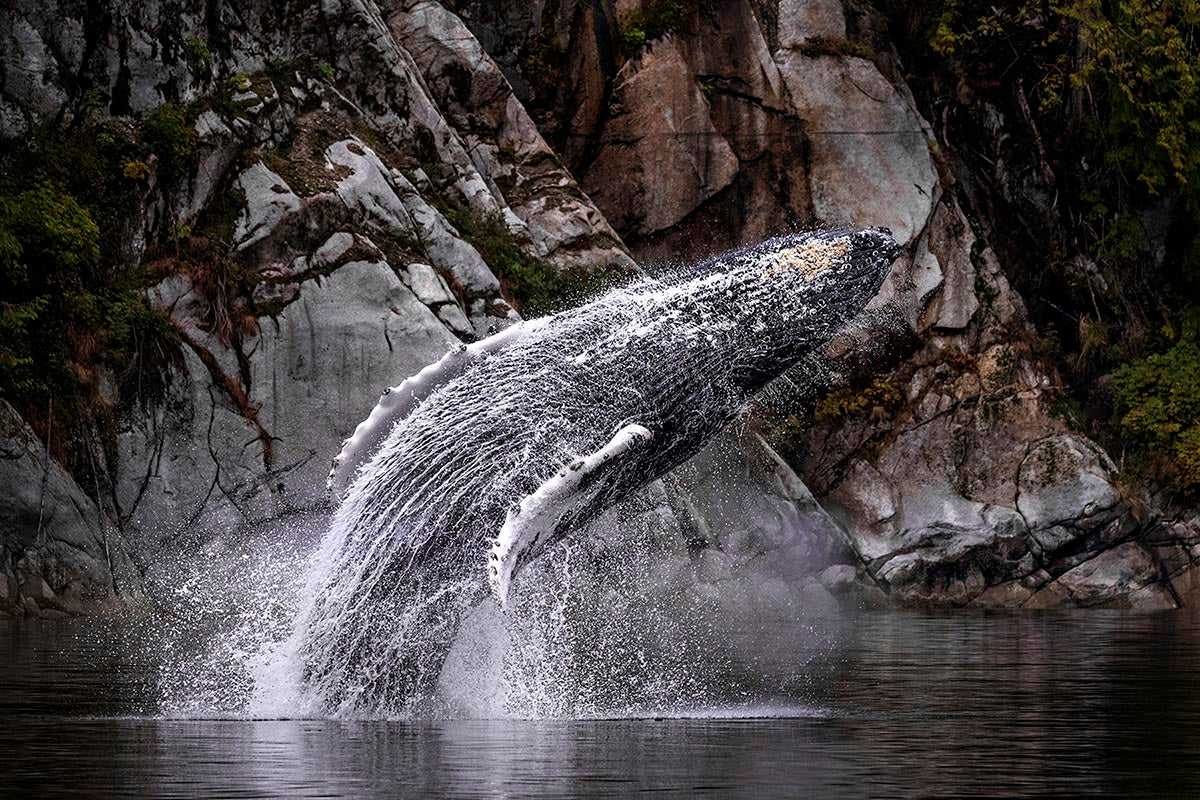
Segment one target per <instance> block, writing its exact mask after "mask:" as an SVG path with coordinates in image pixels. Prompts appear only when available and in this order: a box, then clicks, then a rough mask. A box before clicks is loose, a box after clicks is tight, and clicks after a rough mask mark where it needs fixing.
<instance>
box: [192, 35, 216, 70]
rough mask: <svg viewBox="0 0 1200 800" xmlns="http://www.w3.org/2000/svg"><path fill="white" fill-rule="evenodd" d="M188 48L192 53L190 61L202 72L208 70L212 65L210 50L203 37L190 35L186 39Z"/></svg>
mask: <svg viewBox="0 0 1200 800" xmlns="http://www.w3.org/2000/svg"><path fill="white" fill-rule="evenodd" d="M187 46H188V50H189V51H190V52H191V55H192V63H193V64H195V65H196V68H197V69H199V70H201V71H202V72H208V71H209V70H211V69H212V66H213V56H212V51H211V50H209V49H208V43H207V42H205V41H204V40H203V39H199V38H197V37H195V36H192V37H191V38H189V39H188V40H187Z"/></svg>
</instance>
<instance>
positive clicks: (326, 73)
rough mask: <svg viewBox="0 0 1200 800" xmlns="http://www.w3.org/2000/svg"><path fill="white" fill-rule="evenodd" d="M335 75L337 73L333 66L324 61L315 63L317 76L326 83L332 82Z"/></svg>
mask: <svg viewBox="0 0 1200 800" xmlns="http://www.w3.org/2000/svg"><path fill="white" fill-rule="evenodd" d="M336 75H337V73H336V72H334V69H333V67H332V66H330V65H329V64H327V63H326V62H324V61H322V62H321V63H320V64H317V77H318V78H320V79H321V80H323V81H325V82H326V83H333V79H334V77H336Z"/></svg>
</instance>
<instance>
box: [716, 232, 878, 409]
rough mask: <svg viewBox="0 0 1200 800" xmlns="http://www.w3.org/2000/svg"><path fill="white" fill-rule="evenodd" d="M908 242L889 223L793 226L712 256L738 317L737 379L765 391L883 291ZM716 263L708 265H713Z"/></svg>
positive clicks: (726, 303) (730, 310)
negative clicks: (845, 226) (823, 227)
mask: <svg viewBox="0 0 1200 800" xmlns="http://www.w3.org/2000/svg"><path fill="white" fill-rule="evenodd" d="M901 252H902V248H901V247H900V245H899V244H897V242H896V240H895V239H894V238H892V234H891V231H889V230H887V229H886V228H863V229H844V230H825V231H812V232H806V233H796V234H789V235H787V236H780V237H776V238H774V239H769V240H767V241H766V242H763V243H761V244H758V245H755V246H753V247H750V248H746V249H744V250H741V251H738V252H737V253H734V254H730V255H728V256H726V257H724V259H721V260H720V261H714V262H710V263H711V266H710V269H713V270H714V272H715V271H720V270H724V273H725V275H726V277H727V279H728V281H729V283H728V284H727V295H726V297H725V298H722V299H721V300H719V301H717V304H716V305H717V307H718V309H719V310H720V312H722V313H724V314H725V315H727V316H728V317H729V318H732V319H736V320H737V321H738V329H739V330H740V331H741V332H742V334H741V335H740V336H739V339H740V341H739V344H738V350H739V358H738V361H739V369H738V370H737V375H736V376H735V380H736V382H737V383H738V384H740V385H741V386H742V387H743V389H744V390H745V391H747V392H753V391H757V390H758V389H759V388H761V387H762V386H763V385H764V384H765V383H767V382H768V381H770V380H771V379H773V378H775V377H777V376H778V375H780V374H782V373H783V372H784V371H786V370H787V369H789V368H790V367H791V366H792V365H793V364H795V363H796V362H797V361H799V360H800V359H801V358H803V357H804V356H806V355H807V354H808V353H810V352H812V351H813V350H814V349H816V348H818V347H820V346H822V345H823V344H825V343H826V342H827V341H829V339H831V338H832V337H833V336H834V335H835V334H836V333H837V332H838V331H839V330H841V329H843V328H844V327H845V326H846V325H847V323H849V322H850V321H851V320H852V319H854V318H855V317H856V316H857V315H858V314H859V313H860V312H861V311H862V310H863V309H864V308H865V307H866V305H867V304H868V303H869V302H870V301H871V299H872V298H873V297H875V295H876V294H878V292H879V289H880V287H881V286H882V285H883V282H884V279H885V278H887V275H888V273H889V272H890V270H891V266H892V263H893V262H894V261H895V260H896V258H898V257H899V255H900V253H901ZM706 266H708V265H706Z"/></svg>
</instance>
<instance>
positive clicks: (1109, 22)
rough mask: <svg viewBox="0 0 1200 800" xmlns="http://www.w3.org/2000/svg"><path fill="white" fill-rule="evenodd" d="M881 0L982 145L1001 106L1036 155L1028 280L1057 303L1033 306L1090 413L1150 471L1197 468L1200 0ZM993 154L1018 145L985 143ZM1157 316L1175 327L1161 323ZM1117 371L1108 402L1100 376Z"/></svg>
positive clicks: (906, 44)
mask: <svg viewBox="0 0 1200 800" xmlns="http://www.w3.org/2000/svg"><path fill="white" fill-rule="evenodd" d="M883 8H884V11H885V13H886V14H887V15H888V16H889V19H890V20H891V24H892V28H893V32H894V33H895V32H896V31H901V32H902V33H901V35H900V36H899V37H897V38H898V40H899V41H898V43H899V44H900V46H901V48H902V50H903V49H905V48H907V53H906V62H907V66H909V67H910V68H912V67H913V66H914V65H917V67H918V69H919V70H920V71H921V72H922V73H924V74H925V75H927V76H930V77H932V80H927V81H925V82H924V83H923V85H924V86H930V85H933V84H937V85H938V86H939V87H940V89H939V90H938V95H939V96H938V99H937V100H934V101H933V102H935V103H957V104H958V106H959V107H960V108H962V109H965V110H966V112H967V113H966V114H961V112H960V116H959V117H958V119H960V120H974V121H973V122H965V123H963V124H964V125H965V126H966V127H967V128H968V130H969V131H971V132H972V133H976V132H977V133H981V134H984V135H983V136H982V137H980V138H981V139H983V140H984V141H983V142H982V144H983V146H984V148H985V149H986V148H987V146H988V144H987V141H986V139H987V138H988V136H989V134H988V127H987V126H988V124H989V123H987V122H986V120H985V119H984V117H986V114H987V113H990V112H989V111H988V109H989V108H993V109H999V110H1001V112H1002V113H1003V114H1004V116H1005V132H1004V133H1005V137H1006V138H1007V140H1008V141H1009V142H1010V145H1009V147H1010V148H1012V149H1013V150H1016V149H1021V150H1022V152H1021V153H1020V154H1019V156H1018V160H1020V159H1024V160H1025V161H1026V162H1027V164H1028V165H1030V166H1032V168H1033V169H1034V171H1036V172H1037V173H1038V177H1037V178H1036V179H1034V182H1037V181H1040V182H1041V185H1042V186H1043V187H1044V189H1043V191H1044V192H1045V194H1046V197H1045V199H1044V201H1043V203H1042V209H1043V212H1049V213H1043V214H1042V215H1041V216H1040V217H1039V214H1038V211H1037V210H1036V209H1033V208H1026V209H1024V210H1023V211H1022V210H1018V213H1017V216H1016V219H1018V220H1020V221H1022V222H1024V223H1025V224H1026V225H1027V227H1029V228H1031V230H1030V231H1029V239H1030V242H1029V243H1028V244H1029V247H1027V248H1026V250H1027V251H1037V252H1039V253H1041V254H1042V255H1041V256H1040V259H1038V260H1040V262H1041V263H1040V264H1038V263H1037V261H1036V260H1035V264H1034V265H1033V266H1035V268H1034V269H1029V270H1027V272H1026V275H1028V276H1029V277H1028V278H1027V280H1028V281H1029V282H1030V284H1031V285H1030V286H1029V287H1024V288H1026V291H1027V298H1029V299H1030V300H1031V303H1032V306H1033V307H1035V308H1038V307H1040V308H1042V309H1044V314H1043V315H1042V316H1041V317H1040V318H1039V317H1038V316H1037V315H1035V319H1038V321H1039V323H1040V324H1041V325H1043V326H1045V327H1046V328H1047V331H1046V335H1047V336H1057V337H1061V342H1062V347H1061V350H1057V349H1056V351H1055V352H1054V353H1052V354H1050V353H1048V354H1047V356H1046V357H1047V358H1048V359H1049V360H1051V361H1052V362H1057V364H1058V365H1060V366H1061V367H1063V368H1064V370H1065V371H1066V372H1067V374H1068V375H1070V376H1072V379H1073V381H1074V383H1068V386H1067V391H1068V393H1069V394H1071V395H1073V396H1072V397H1069V398H1068V399H1070V400H1071V401H1072V402H1075V403H1077V404H1078V405H1079V407H1080V408H1085V409H1087V411H1088V413H1089V414H1091V415H1094V416H1093V417H1092V419H1090V420H1088V424H1087V426H1086V427H1087V428H1088V429H1089V430H1090V431H1092V432H1094V434H1095V435H1098V436H1101V438H1106V439H1107V440H1108V443H1109V444H1110V445H1112V446H1114V447H1116V448H1119V449H1120V450H1121V451H1123V452H1126V453H1127V455H1128V457H1129V459H1130V460H1131V461H1132V462H1134V465H1135V467H1136V466H1139V465H1140V467H1142V468H1144V469H1143V472H1145V473H1148V474H1150V475H1152V476H1155V477H1159V478H1169V479H1170V480H1171V481H1173V482H1174V483H1175V484H1176V485H1177V486H1195V485H1197V481H1198V480H1200V469H1197V468H1196V466H1197V464H1200V458H1198V457H1197V455H1198V453H1200V451H1197V450H1196V449H1195V447H1194V446H1195V444H1196V443H1197V442H1200V430H1193V429H1192V426H1193V424H1194V423H1195V419H1196V417H1195V413H1196V412H1195V410H1193V409H1192V408H1191V401H1190V400H1189V393H1190V392H1192V391H1193V390H1194V388H1195V387H1194V386H1193V384H1192V382H1193V380H1194V369H1195V366H1196V364H1197V363H1200V362H1196V360H1195V359H1196V343H1195V336H1194V332H1193V326H1192V325H1191V324H1190V323H1189V322H1188V320H1191V319H1193V318H1196V317H1197V316H1200V310H1198V309H1200V307H1198V305H1197V303H1196V302H1195V300H1193V299H1192V298H1194V297H1195V296H1196V295H1195V292H1196V289H1197V288H1200V38H1198V35H1200V2H1197V0H1166V1H1164V0H1104V1H1103V2H1102V1H1101V0H1019V1H1018V2H1015V3H1007V4H994V3H990V2H986V0H942V2H938V3H933V4H915V3H912V2H907V1H906V0H883ZM914 86H915V87H918V88H920V87H921V86H922V84H921V83H914ZM981 99H982V100H983V101H984V102H978V101H979V100H981ZM971 125H974V126H975V127H974V128H971V127H970V126H971ZM964 133H966V132H965V131H961V130H960V131H957V132H956V134H957V140H958V141H959V142H962V141H965V140H966V139H967V136H969V135H970V133H967V135H966V136H964ZM949 136H950V138H954V136H953V135H949ZM1015 142H1020V144H1017V145H1015V146H1014V145H1013V144H1012V143H1015ZM997 156H1003V157H1005V158H1011V157H1012V153H1005V154H1000V153H994V154H989V157H991V158H995V157H997ZM1023 168H1028V167H1023V166H1016V165H1015V164H1010V165H1008V169H1009V170H1011V172H1010V173H1009V175H1011V176H1013V177H1014V178H1015V181H1016V182H1017V183H1025V182H1026V181H1027V179H1026V178H1025V177H1024V176H1020V175H1019V174H1018V173H1019V170H1020V169H1023ZM984 169H985V170H986V169H987V168H986V167H984ZM1021 191H1025V190H1024V189H1018V191H1017V194H1019V193H1020V192H1021ZM1011 197H1012V194H1010V197H1008V198H1006V201H1007V202H1010V203H1017V202H1020V201H1014V200H1012V199H1011ZM1051 198H1053V200H1051ZM1034 205H1036V203H1034ZM1051 205H1053V207H1051ZM1164 216H1165V221H1163V219H1164ZM1152 218H1153V219H1158V220H1159V221H1158V222H1157V223H1155V224H1157V225H1159V229H1158V231H1157V232H1156V233H1155V242H1154V245H1153V246H1154V247H1155V248H1159V249H1157V250H1156V252H1155V253H1154V254H1152V253H1151V237H1150V236H1149V235H1148V229H1147V228H1146V227H1145V226H1146V224H1147V222H1146V221H1147V220H1149V219H1152ZM1043 225H1044V226H1045V227H1044V228H1042V229H1037V228H1038V226H1043ZM1164 231H1165V232H1164ZM1162 248H1165V249H1162ZM1037 267H1040V269H1039V268H1037ZM1043 290H1045V291H1043ZM1050 292H1052V293H1053V296H1048V294H1049V293H1050ZM1055 328H1057V332H1056V331H1055V330H1054V329H1055ZM1159 328H1161V329H1162V330H1163V331H1165V333H1163V334H1162V335H1158V336H1154V335H1147V331H1154V330H1157V329H1159ZM1107 372H1112V373H1113V378H1114V392H1115V397H1114V398H1113V402H1112V403H1109V402H1107V400H1106V399H1103V398H1097V397H1096V396H1095V395H1096V394H1097V393H1096V392H1095V391H1093V382H1094V381H1096V380H1097V379H1099V377H1101V376H1103V375H1104V374H1105V373H1107ZM1100 394H1104V393H1103V392H1101V393H1100ZM1197 409H1200V405H1198V406H1197Z"/></svg>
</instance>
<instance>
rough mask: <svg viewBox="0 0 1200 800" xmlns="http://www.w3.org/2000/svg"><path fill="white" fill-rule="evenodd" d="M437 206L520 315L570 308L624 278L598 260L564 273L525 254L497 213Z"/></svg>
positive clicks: (553, 311) (538, 314)
mask: <svg viewBox="0 0 1200 800" xmlns="http://www.w3.org/2000/svg"><path fill="white" fill-rule="evenodd" d="M439 210H440V211H441V212H442V214H443V215H444V216H445V217H446V219H447V220H448V221H449V222H450V224H451V225H453V226H454V227H455V228H456V229H457V230H458V232H459V235H460V236H461V237H462V238H463V239H464V240H466V241H467V242H470V243H471V245H472V246H474V247H475V249H476V250H478V251H479V254H480V255H481V256H483V260H484V261H486V262H487V265H488V266H489V267H490V268H491V270H492V272H494V273H495V274H496V277H497V278H499V280H500V286H501V289H502V291H503V292H504V295H505V297H506V298H507V299H508V300H509V302H510V303H512V305H513V306H514V307H515V308H516V309H517V310H518V311H519V312H521V313H522V314H523V315H525V316H528V317H535V316H542V315H545V314H552V313H555V312H557V311H562V310H563V309H566V308H571V307H573V306H575V305H578V304H580V303H583V302H585V301H587V300H588V299H590V298H591V297H593V296H595V295H596V294H598V293H600V292H602V291H604V290H606V289H608V288H611V287H612V286H613V285H615V284H616V283H617V282H619V281H620V280H622V279H623V278H624V277H625V276H624V273H622V272H620V271H619V270H615V269H608V268H606V267H605V266H603V265H598V266H597V267H596V268H594V269H592V270H590V271H587V272H576V271H570V272H568V271H564V270H560V269H558V268H557V267H555V266H554V265H553V264H550V263H549V262H546V261H543V260H542V259H539V258H536V257H534V256H530V255H528V254H527V253H526V252H525V249H524V248H523V247H522V246H521V243H520V242H518V241H517V239H516V238H515V237H514V236H513V235H512V232H511V231H509V229H508V226H507V225H506V224H505V223H504V220H503V219H502V218H501V217H500V216H499V215H495V214H493V215H490V216H479V215H478V214H475V213H473V212H471V211H469V210H466V209H463V208H460V207H458V206H451V205H445V204H439Z"/></svg>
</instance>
